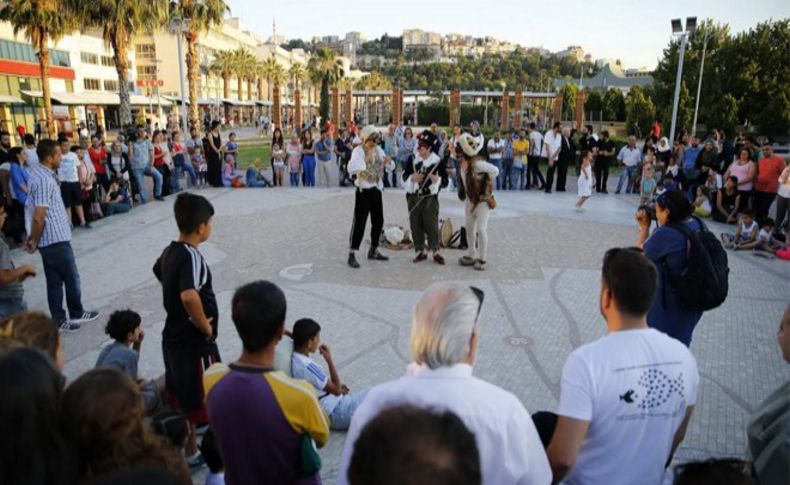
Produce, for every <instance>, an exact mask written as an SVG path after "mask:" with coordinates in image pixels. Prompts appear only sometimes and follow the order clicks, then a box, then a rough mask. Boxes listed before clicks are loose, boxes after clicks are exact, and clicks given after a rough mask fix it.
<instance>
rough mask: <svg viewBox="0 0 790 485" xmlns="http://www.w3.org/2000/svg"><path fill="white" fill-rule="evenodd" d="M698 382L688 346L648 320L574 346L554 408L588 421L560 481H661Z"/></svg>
mask: <svg viewBox="0 0 790 485" xmlns="http://www.w3.org/2000/svg"><path fill="white" fill-rule="evenodd" d="M698 385H699V374H698V372H697V361H696V360H695V359H694V356H693V355H691V352H690V351H689V349H688V348H687V347H686V346H685V345H683V344H682V343H681V342H680V341H678V340H676V339H673V338H672V337H669V336H668V335H666V334H664V333H662V332H659V331H658V330H655V329H652V328H650V329H639V330H625V331H619V332H613V333H610V334H609V335H607V336H605V337H603V338H601V339H598V340H596V341H594V342H591V343H589V344H587V345H583V346H582V347H579V348H578V349H576V350H575V351H573V353H571V355H570V356H569V357H568V360H567V362H566V363H565V367H564V368H563V370H562V390H561V394H560V406H559V414H560V415H561V416H566V417H569V418H573V419H578V420H582V421H589V422H590V427H589V429H588V430H587V436H586V437H585V439H584V442H583V443H582V446H581V449H580V450H579V455H578V457H577V459H576V463H575V465H574V466H573V468H572V469H571V471H570V473H569V474H568V476H567V477H566V478H565V480H563V483H567V484H587V483H607V484H632V483H655V484H657V483H661V480H662V477H663V475H664V465H665V464H666V461H667V459H668V458H669V453H670V451H671V450H672V441H673V439H674V436H675V432H676V431H677V429H678V428H679V427H680V424H681V423H682V422H683V419H684V417H685V415H686V408H687V407H689V406H692V405H694V404H695V403H696V402H697V388H698Z"/></svg>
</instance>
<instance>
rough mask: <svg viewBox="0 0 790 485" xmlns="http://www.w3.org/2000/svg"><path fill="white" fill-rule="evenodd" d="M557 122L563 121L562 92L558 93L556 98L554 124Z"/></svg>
mask: <svg viewBox="0 0 790 485" xmlns="http://www.w3.org/2000/svg"><path fill="white" fill-rule="evenodd" d="M557 121H562V92H558V93H557V95H556V96H555V97H554V120H553V121H552V124H554V123H556V122H557Z"/></svg>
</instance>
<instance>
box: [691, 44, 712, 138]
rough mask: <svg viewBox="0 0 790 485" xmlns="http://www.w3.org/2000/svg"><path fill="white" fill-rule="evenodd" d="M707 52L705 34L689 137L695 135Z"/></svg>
mask: <svg viewBox="0 0 790 485" xmlns="http://www.w3.org/2000/svg"><path fill="white" fill-rule="evenodd" d="M707 50H708V33H707V32H705V40H704V41H703V43H702V61H701V62H700V65H699V81H698V82H697V100H696V102H695V105H694V123H693V124H692V125H691V135H692V136H694V135H696V134H697V112H698V111H699V97H700V94H701V93H702V72H703V70H704V69H705V52H706V51H707Z"/></svg>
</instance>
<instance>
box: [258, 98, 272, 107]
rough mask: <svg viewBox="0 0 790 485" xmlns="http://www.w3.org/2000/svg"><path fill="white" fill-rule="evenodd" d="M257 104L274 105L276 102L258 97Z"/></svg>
mask: <svg viewBox="0 0 790 485" xmlns="http://www.w3.org/2000/svg"><path fill="white" fill-rule="evenodd" d="M255 104H257V105H259V106H272V105H274V103H272V102H271V101H269V100H268V99H256V100H255Z"/></svg>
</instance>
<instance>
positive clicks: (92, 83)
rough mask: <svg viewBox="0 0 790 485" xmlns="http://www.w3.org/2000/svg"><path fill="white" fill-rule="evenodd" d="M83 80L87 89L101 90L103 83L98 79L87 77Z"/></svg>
mask: <svg viewBox="0 0 790 485" xmlns="http://www.w3.org/2000/svg"><path fill="white" fill-rule="evenodd" d="M82 82H83V83H84V86H85V91H99V90H100V89H101V83H100V82H99V80H98V79H88V78H85V79H83V80H82Z"/></svg>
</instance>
